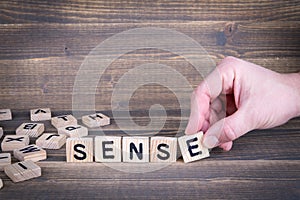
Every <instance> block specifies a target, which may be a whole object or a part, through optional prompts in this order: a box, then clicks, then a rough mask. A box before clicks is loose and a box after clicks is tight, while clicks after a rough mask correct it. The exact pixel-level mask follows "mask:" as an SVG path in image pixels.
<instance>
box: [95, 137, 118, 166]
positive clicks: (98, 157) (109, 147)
mask: <svg viewBox="0 0 300 200" xmlns="http://www.w3.org/2000/svg"><path fill="white" fill-rule="evenodd" d="M121 139H122V138H121V137H113V136H96V137H95V161H96V162H121V161H122V160H121V159H122V158H121V155H122V149H121Z"/></svg>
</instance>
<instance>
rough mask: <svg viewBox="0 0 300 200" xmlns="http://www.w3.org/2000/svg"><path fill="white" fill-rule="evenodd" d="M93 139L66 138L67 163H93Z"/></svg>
mask: <svg viewBox="0 0 300 200" xmlns="http://www.w3.org/2000/svg"><path fill="white" fill-rule="evenodd" d="M93 146H94V142H93V138H68V139H67V143H66V154H67V162H93V155H94V150H93Z"/></svg>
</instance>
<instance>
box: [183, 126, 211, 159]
mask: <svg viewBox="0 0 300 200" xmlns="http://www.w3.org/2000/svg"><path fill="white" fill-rule="evenodd" d="M202 137H203V132H199V133H196V134H193V135H185V136H182V137H180V138H178V143H179V147H180V150H181V154H182V157H183V160H184V162H185V163H188V162H192V161H196V160H200V159H203V158H206V157H209V151H208V149H207V148H205V147H204V146H202Z"/></svg>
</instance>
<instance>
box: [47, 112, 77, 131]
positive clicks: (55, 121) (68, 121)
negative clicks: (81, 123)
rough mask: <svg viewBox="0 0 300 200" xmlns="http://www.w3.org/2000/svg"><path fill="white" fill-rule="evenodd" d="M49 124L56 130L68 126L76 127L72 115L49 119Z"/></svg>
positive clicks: (75, 120)
mask: <svg viewBox="0 0 300 200" xmlns="http://www.w3.org/2000/svg"><path fill="white" fill-rule="evenodd" d="M51 124H52V125H53V126H54V127H55V128H56V129H58V128H60V127H63V126H68V125H77V119H76V118H75V117H74V116H73V115H62V116H57V117H52V118H51Z"/></svg>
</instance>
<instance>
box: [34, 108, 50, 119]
mask: <svg viewBox="0 0 300 200" xmlns="http://www.w3.org/2000/svg"><path fill="white" fill-rule="evenodd" d="M30 119H31V121H45V120H50V119H51V110H50V108H38V109H33V110H30Z"/></svg>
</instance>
